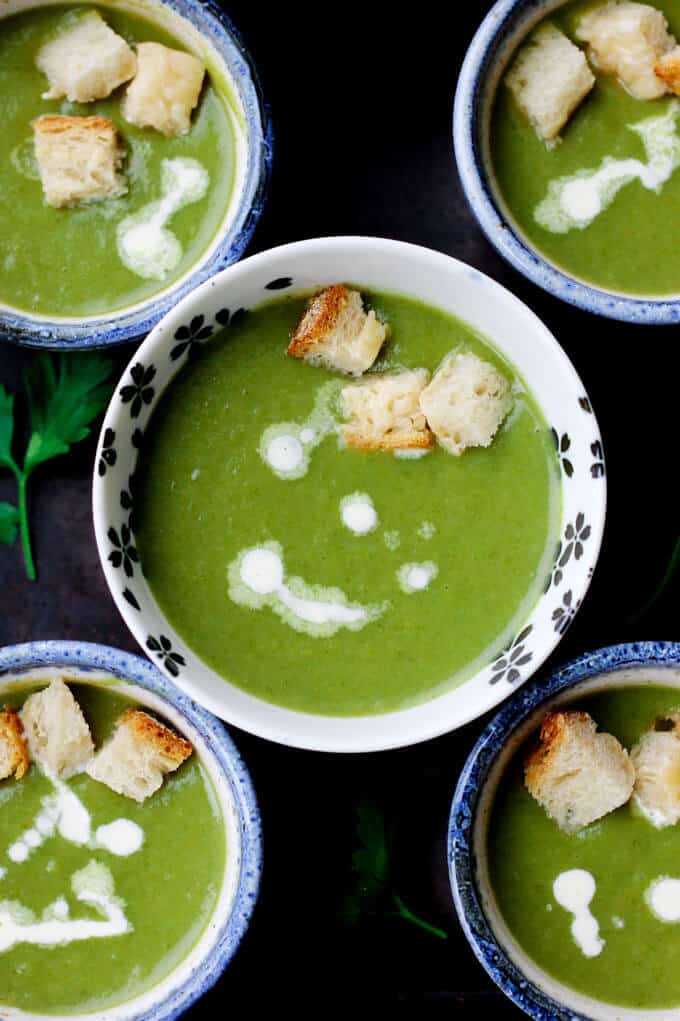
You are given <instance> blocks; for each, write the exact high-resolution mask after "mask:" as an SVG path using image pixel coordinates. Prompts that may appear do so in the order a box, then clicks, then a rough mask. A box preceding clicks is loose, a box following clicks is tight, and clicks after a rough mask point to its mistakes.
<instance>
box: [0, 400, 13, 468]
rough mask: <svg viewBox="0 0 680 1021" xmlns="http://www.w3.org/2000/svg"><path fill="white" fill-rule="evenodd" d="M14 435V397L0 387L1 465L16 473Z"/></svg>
mask: <svg viewBox="0 0 680 1021" xmlns="http://www.w3.org/2000/svg"><path fill="white" fill-rule="evenodd" d="M13 434H14V397H13V396H12V394H10V393H7V391H6V390H5V388H4V387H3V386H0V465H2V466H3V467H5V468H9V469H10V470H11V471H13V472H15V473H16V470H17V469H16V464H15V462H14V458H13V457H12V436H13Z"/></svg>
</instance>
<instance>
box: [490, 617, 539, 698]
mask: <svg viewBox="0 0 680 1021" xmlns="http://www.w3.org/2000/svg"><path fill="white" fill-rule="evenodd" d="M533 629H534V626H533V624H528V625H527V626H526V627H525V628H523V629H522V631H520V633H519V634H518V635H517V636H516V637H515V638H514V639H513V641H512V642H511V643H510V645H509V646H508V647H507V649H505V651H504V652H503V653H502V654H501V655H500V656H499V658H498V659H497V660H496V662H495V663H494V664H493V666H492V668H491V669H492V670H493V676H492V678H491V680H490V681H489V684H498V682H499V681H503V680H506V681H507V682H508V684H514V683H515V681H518V680H519V679H520V677H521V672H520V669H519V668H520V667H523V666H526V664H527V663H529V662H530V661H531V659H532V658H533V652H528V651H527V648H526V644H525V643H526V640H527V638H528V637H529V635H530V634H531V632H532V631H533Z"/></svg>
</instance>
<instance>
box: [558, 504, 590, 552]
mask: <svg viewBox="0 0 680 1021" xmlns="http://www.w3.org/2000/svg"><path fill="white" fill-rule="evenodd" d="M590 532H591V528H590V525H587V524H586V519H585V516H584V514H583V513H582V512H581V511H579V513H578V514H577V515H576V520H575V521H574V524H573V525H572V524H569V525H567V527H566V528H565V530H564V538H565V540H566V543H567V545H566V546H565V550H564V553H565V554H566V559H565V561H564V563H565V564H566V563H567V561H568V560H569V557H570V556H571V553H572V551H573V553H574V559H575V560H580V559H581V557H582V556H583V544H584V542H587V541H588V539H589V538H590Z"/></svg>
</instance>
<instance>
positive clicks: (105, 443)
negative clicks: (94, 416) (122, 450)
mask: <svg viewBox="0 0 680 1021" xmlns="http://www.w3.org/2000/svg"><path fill="white" fill-rule="evenodd" d="M115 442H116V434H115V432H114V431H113V429H107V430H106V432H105V433H104V439H103V440H102V452H101V454H100V456H99V464H98V465H97V471H98V472H99V475H100V476H101V477H102V478H103V477H104V475H106V470H107V468H113V466H114V464H115V463H116V460H117V459H118V454H117V453H116V448H115V447H114V445H113V444H114V443H115Z"/></svg>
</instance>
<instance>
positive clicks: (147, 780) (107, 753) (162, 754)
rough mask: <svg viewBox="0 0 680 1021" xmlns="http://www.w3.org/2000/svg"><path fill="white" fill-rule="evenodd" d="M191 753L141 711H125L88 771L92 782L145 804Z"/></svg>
mask: <svg viewBox="0 0 680 1021" xmlns="http://www.w3.org/2000/svg"><path fill="white" fill-rule="evenodd" d="M192 751H193V748H192V746H191V744H190V742H189V741H186V740H185V739H184V738H183V737H180V736H179V734H176V733H175V732H174V731H172V730H170V728H169V727H166V726H165V724H163V723H161V722H160V721H159V720H157V719H155V718H154V717H153V716H150V715H149V714H148V713H145V712H144V711H143V710H141V709H128V710H126V711H125V712H124V713H123V714H122V716H120V717H119V718H118V720H117V721H116V729H115V731H114V734H113V737H111V738H110V739H109V740H108V741H107V742H106V744H105V745H104V747H103V748H102V749H101V750H100V751H99V752H98V753H97V755H95V757H94V759H93V760H92V762H91V763H90V765H89V766H88V768H87V772H88V774H89V775H90V776H91V777H92V779H93V780H98V781H99V782H100V783H104V784H106V786H107V787H110V788H111V790H113V791H116V792H117V793H118V794H122V795H124V797H126V798H133V799H134V800H135V801H144V800H145V799H146V798H148V797H150V795H152V794H154V793H155V791H157V790H158V789H159V787H160V786H161V784H162V783H163V778H164V776H165V774H166V773H172V772H174V770H176V769H177V768H178V767H179V766H181V764H182V763H183V762H184V761H185V759H188V758H189V756H190V755H191V753H192Z"/></svg>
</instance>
